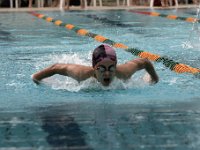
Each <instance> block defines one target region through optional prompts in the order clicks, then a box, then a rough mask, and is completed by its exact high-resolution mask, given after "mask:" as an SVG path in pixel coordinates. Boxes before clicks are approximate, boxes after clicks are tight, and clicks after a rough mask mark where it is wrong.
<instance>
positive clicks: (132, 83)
mask: <svg viewBox="0 0 200 150" xmlns="http://www.w3.org/2000/svg"><path fill="white" fill-rule="evenodd" d="M89 58H90V59H89ZM42 59H44V60H47V59H48V61H45V62H44V63H43V64H41V63H40V64H36V68H37V69H38V70H41V69H43V68H45V67H47V66H49V65H52V64H54V63H72V64H82V65H86V66H91V53H89V54H82V55H81V56H80V55H79V54H78V53H72V54H61V55H49V56H48V58H42ZM47 64H48V65H47ZM42 83H44V84H46V85H48V86H50V87H52V89H55V90H67V91H71V92H78V91H80V90H99V89H100V90H110V89H130V88H135V87H143V86H145V85H147V83H148V81H145V80H143V79H142V78H141V77H137V76H136V77H132V78H131V79H129V80H127V81H123V80H119V79H117V78H115V79H114V81H113V82H112V83H111V84H110V85H109V86H108V87H105V86H102V85H101V84H100V83H99V82H98V81H97V80H96V79H95V78H89V79H87V80H85V81H82V82H80V83H79V82H77V81H76V80H74V79H72V78H70V77H66V76H61V75H54V76H52V77H50V78H46V79H44V80H43V81H42Z"/></svg>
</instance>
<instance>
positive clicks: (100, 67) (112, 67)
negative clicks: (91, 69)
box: [96, 65, 116, 73]
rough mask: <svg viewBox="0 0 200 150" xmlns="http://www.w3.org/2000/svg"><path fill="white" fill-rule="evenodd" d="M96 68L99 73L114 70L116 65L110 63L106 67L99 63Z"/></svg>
mask: <svg viewBox="0 0 200 150" xmlns="http://www.w3.org/2000/svg"><path fill="white" fill-rule="evenodd" d="M96 69H97V70H99V71H100V72H101V73H104V72H106V71H109V72H114V71H115V69H116V67H115V65H111V66H109V67H108V68H106V67H105V66H103V65H99V66H98V67H97V68H96Z"/></svg>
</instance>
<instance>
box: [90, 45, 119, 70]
mask: <svg viewBox="0 0 200 150" xmlns="http://www.w3.org/2000/svg"><path fill="white" fill-rule="evenodd" d="M105 58H108V59H111V60H112V61H116V63H117V56H116V53H115V50H114V49H113V48H112V47H110V46H109V45H106V44H101V45H100V46H98V47H97V48H95V49H94V51H93V54H92V66H93V68H94V66H95V65H96V64H97V63H98V62H100V61H102V60H103V59H105Z"/></svg>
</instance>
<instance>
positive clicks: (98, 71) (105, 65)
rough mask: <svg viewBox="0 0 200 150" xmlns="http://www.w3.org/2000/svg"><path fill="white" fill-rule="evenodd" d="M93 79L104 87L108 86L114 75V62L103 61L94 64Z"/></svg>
mask: <svg viewBox="0 0 200 150" xmlns="http://www.w3.org/2000/svg"><path fill="white" fill-rule="evenodd" d="M94 69H95V77H96V79H97V80H98V81H99V82H100V83H101V84H102V85H104V86H109V85H110V83H111V82H112V80H113V78H114V77H115V74H116V62H115V61H112V60H110V59H104V60H102V61H100V62H99V63H97V64H96V66H95V67H94Z"/></svg>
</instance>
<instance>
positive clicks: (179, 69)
mask: <svg viewBox="0 0 200 150" xmlns="http://www.w3.org/2000/svg"><path fill="white" fill-rule="evenodd" d="M31 14H32V15H33V16H35V17H38V18H40V19H44V20H46V21H47V22H52V23H54V24H55V25H57V26H61V27H65V28H67V29H68V30H72V31H74V32H76V33H77V34H78V35H81V36H88V37H91V38H93V39H95V40H96V41H98V42H102V43H106V44H109V45H111V46H113V47H115V48H121V49H124V50H125V51H127V52H130V53H132V54H133V55H135V56H139V57H141V58H147V59H149V60H151V61H155V62H162V63H163V65H164V66H166V67H167V68H169V69H170V70H172V71H175V72H176V73H191V74H194V75H195V76H197V77H200V69H198V68H193V67H191V66H189V65H186V64H182V63H179V62H176V61H174V60H172V59H170V58H168V57H162V56H160V55H157V54H153V53H150V52H146V51H143V50H140V49H137V48H129V47H128V46H126V45H124V44H122V43H116V42H114V41H112V40H110V39H108V38H106V37H104V36H102V35H98V34H95V33H92V32H89V31H88V30H86V29H83V28H79V27H77V26H75V25H73V24H66V23H63V22H62V21H61V20H55V19H53V18H51V17H48V16H45V15H43V14H39V13H35V12H31Z"/></svg>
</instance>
